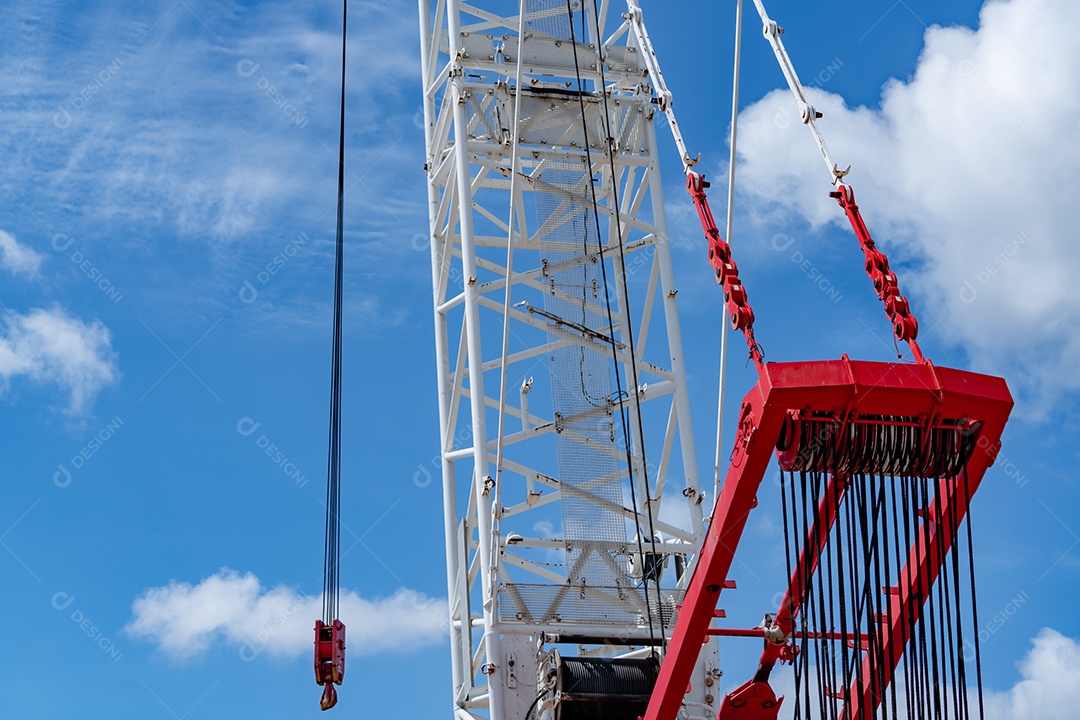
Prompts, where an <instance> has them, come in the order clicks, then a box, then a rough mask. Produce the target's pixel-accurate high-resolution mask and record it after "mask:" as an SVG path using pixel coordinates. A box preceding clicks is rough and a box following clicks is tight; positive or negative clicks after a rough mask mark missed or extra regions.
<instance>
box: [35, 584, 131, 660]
mask: <svg viewBox="0 0 1080 720" xmlns="http://www.w3.org/2000/svg"><path fill="white" fill-rule="evenodd" d="M74 603H75V596H74V595H72V594H71V593H67V592H64V591H62V590H61V591H59V592H55V593H53V596H52V606H53V609H55V610H57V611H59V612H63V613H66V612H67V610H68V608H70V607H71V606H72V605H74ZM68 617H69V618H70V619H71V622H73V623H75V624H76V625H78V626H79V629H80V630H82V631H83V632H84V633H85V634H86V636H87V637H88V638H90V640H91V641H93V643H94V644H95V645H97V646H98V647H99V648H101V651H102V652H103V653H105V654H106V655H107V656H108V657H109V658H110V659H111V660H112V661H113V662H120V658H122V657H124V653H122V652H120V649H119V648H118V647H116V644H115V643H113V641H112V640H110V639H109V638H108V636H106V635H105V632H104V631H103V630H101V628H99V627H98V626H97V625H95V624H94V621H93V620H91V619H90V618H89V617H88V616H87V615H86V613H84V612H83V611H82V610H80V609H79V608H78V607H76V608H74V609H73V610H72V611H71V613H70V614H69V615H68Z"/></svg>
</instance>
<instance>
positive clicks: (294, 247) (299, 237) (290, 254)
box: [238, 233, 308, 304]
mask: <svg viewBox="0 0 1080 720" xmlns="http://www.w3.org/2000/svg"><path fill="white" fill-rule="evenodd" d="M307 244H308V236H307V235H305V234H304V233H297V234H296V237H295V238H294V239H293V240H291V241H290V242H289V243H287V244H286V245H285V247H283V248H282V249H281V251H280V252H278V254H277V255H275V256H274V257H273V258H272V259H271V260H270V262H268V263H267V264H266V267H264V268H263V269H262V270H260V271H259V272H258V273H256V274H255V278H254V280H255V282H252V281H251V279H250V278H249V279H247V280H245V281H244V284H243V285H241V286H240V291H239V293H238V295H239V297H240V302H242V303H246V304H251V303H253V302H255V300H256V299H257V298H258V297H259V288H261V287H264V286H266V284H267V283H269V282H270V280H271V279H272V278H273V277H274V276H275V275H277V274H278V272H280V271H281V269H282V268H284V267H285V265H287V264H288V262H289V261H290V260H292V259H293V258H294V257H295V256H296V254H297V253H299V252H300V248H302V247H303V246H305V245H307Z"/></svg>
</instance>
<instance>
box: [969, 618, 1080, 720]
mask: <svg viewBox="0 0 1080 720" xmlns="http://www.w3.org/2000/svg"><path fill="white" fill-rule="evenodd" d="M1017 667H1018V669H1019V670H1020V675H1021V677H1022V679H1021V680H1020V681H1019V682H1017V683H1016V684H1015V685H1013V687H1012V689H1011V690H1009V691H1007V692H989V693H984V697H985V699H986V718H987V720H1035V719H1036V718H1037V719H1038V720H1072V718H1075V717H1076V712H1077V711H1076V708H1077V707H1078V706H1080V643H1078V642H1077V641H1076V640H1074V639H1072V638H1069V637H1066V636H1064V635H1062V634H1061V633H1059V632H1057V631H1056V630H1053V629H1051V628H1043V629H1042V630H1041V631H1040V632H1039V634H1038V635H1036V636H1035V639H1034V640H1032V647H1031V650H1029V651H1028V654H1027V656H1026V657H1024V659H1023V660H1022V661H1021V662H1020V663H1019V664H1018V666H1017Z"/></svg>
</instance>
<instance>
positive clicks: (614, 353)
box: [566, 0, 667, 650]
mask: <svg viewBox="0 0 1080 720" xmlns="http://www.w3.org/2000/svg"><path fill="white" fill-rule="evenodd" d="M593 8H594V12H595V10H596V6H595V3H594V6H593ZM566 15H567V19H568V20H569V25H570V45H571V47H572V49H573V54H574V75H575V77H576V79H577V96H578V104H579V107H580V110H581V129H582V133H583V135H584V143H583V144H584V145H585V164H586V166H587V170H588V172H587V178H588V183H587V184H588V186H589V192H590V195H591V198H590V199H591V201H592V211H593V221H594V223H595V226H596V240H597V246H598V247H599V248H600V272H601V279H602V280H603V284H604V304H605V306H606V310H607V320H608V331H609V333H610V335H611V340H612V342H611V359H612V364H613V365H614V370H615V388H616V395H617V397H619V398H620V399H621V398H622V397H623V386H622V375H621V373H620V372H619V353H618V347H617V346H616V345H615V322H614V318H613V315H612V311H611V294H610V289H609V285H608V280H607V265H606V263H605V262H604V251H603V245H602V244H601V242H600V239H601V232H600V211H599V208H598V206H597V199H596V186H595V184H594V183H593V182H592V176H593V169H592V167H593V165H592V151H591V149H590V145H589V120H588V115H587V114H586V112H585V86H584V81H583V79H582V77H581V65H580V62H579V59H578V52H577V37H576V34H575V32H574V10H573V7H572V6H571V0H566ZM581 17H582V30H583V31H584V29H585V28H586V23H585V20H586V17H585V5H584V4H582V6H581ZM596 25H597V29H596V36H597V46H598V47H599V46H600V45H601V41H600V39H599V38H600V30H599V16H598V17H597V23H596ZM597 53H598V55H597V57H598V61H597V67H598V68H599V69H600V83H601V90H600V94H601V95H604V92H605V90H606V84H605V82H604V76H603V60H602V59H599V58H600V54H599V53H600V51H599V50H598V51H597ZM604 117H605V121H607V120H609V117H608V115H607V97H606V95H604ZM605 131H606V134H607V135H608V136H609V137H608V138H607V142H608V146H609V150H610V151H611V154H610V155H609V160H610V163H611V187H612V193H613V203H614V206H615V207H614V215H615V225H616V231H617V238H618V243H619V254H620V258H621V257H622V251H623V246H622V226H621V224H620V222H619V212H620V209H619V201H618V182H617V180H616V178H615V157H614V151H613V150H611V142H612V141H611V138H610V134H611V133H610V125H607V124H605ZM586 252H588V247H587V245H586ZM622 276H623V288H624V291H625V294H626V300H627V302H626V307H625V308H624V310H625V317H624V323H625V325H626V332H627V333H628V335H627V338H628V346H629V348H628V349H629V351H630V363H631V375H632V378H633V380H634V381H635V387H636V380H637V364H636V360H635V353H636V349H635V346H634V331H633V325H632V324H631V320H630V308H629V290H627V289H626V282H625V281H626V264H625V263H623V264H622ZM626 397H628V398H629V393H627V395H626ZM635 405H636V407H637V409H638V423H639V430H641V431H642V437H643V429H642V428H641V425H640V423H641V407H640V405H639V404H637V403H635ZM619 418H620V422H621V425H622V431H623V446H624V448H625V455H626V471H627V475H628V480H629V483H630V502H631V504H632V506H633V510H634V525H635V526H636V528H637V533H636V534H637V545H638V556H639V557H640V558H641V568H642V587H643V588H644V594H645V614H646V619H647V620H648V623H649V643H650V646H651V647H656V636H655V628H654V623H653V617H652V603H650V602H649V578H648V575H649V572H648V569H647V562H646V559H645V543H644V541H643V540H642V537H641V536H642V532H641V521H640V519H639V518H640V517H641V513H640V511H639V510H638V504H637V492H636V490H635V488H634V456H633V450H632V449H631V445H630V421H629V419H628V418H627V410H626V407H625V405H623V406H622V407H621V408H620V410H619ZM641 458H642V473H643V475H644V480H645V492H646V494H648V493H649V484H648V471H647V469H646V466H645V462H644V460H645V448H644V447H642V448H641ZM645 506H646V509H647V510H648V513H649V515H648V517H649V544H650V545H652V546H653V548H654V549H655V530H654V529H653V520H652V507H651V505H650V503H649V501H648V498H646V503H645ZM661 574H662V573H657V574H656V575H657V577H656V593H657V601H656V608H657V614H658V616H659V618H658V619H659V621H660V643H661V647H662V648H664V649H665V650H666V649H667V637H666V633H665V631H664V611H663V607H662V606H661V604H662V598H661V595H660V577H659V576H660V575H661Z"/></svg>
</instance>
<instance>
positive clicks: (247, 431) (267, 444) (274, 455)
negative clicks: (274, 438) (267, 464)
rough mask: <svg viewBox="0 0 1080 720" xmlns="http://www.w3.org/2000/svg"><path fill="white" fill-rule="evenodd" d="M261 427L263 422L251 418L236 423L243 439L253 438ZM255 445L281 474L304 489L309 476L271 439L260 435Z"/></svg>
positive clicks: (243, 418)
mask: <svg viewBox="0 0 1080 720" xmlns="http://www.w3.org/2000/svg"><path fill="white" fill-rule="evenodd" d="M260 427H262V423H261V422H258V421H257V420H253V419H252V418H249V417H242V418H240V419H239V420H238V421H237V423H236V432H238V433H239V434H240V435H241V436H242V437H253V436H254V435H255V433H256V432H257V431H258V430H259V428H260ZM255 445H256V447H258V448H259V449H260V450H262V451H263V452H264V453H266V456H267V457H268V458H270V460H271V461H272V462H273V463H274V464H275V465H277V466H278V467H279V468H281V472H283V473H284V474H285V476H286V477H287V478H289V479H290V480H293V481H294V482H295V483H296V487H304V486H305V485H307V484H308V479H307V476H306V475H304V474H303V473H302V472H300V469H299V468H297V467H296V464H295V463H294V462H293V461H292V460H290V459H289V458H288V456H287V455H286V454H285V452H284V451H282V450H281V449H280V448H278V446H277V445H275V444H274V443H273V442H271V441H270V438H268V437H267V436H266V435H264V434H262V433H259V436H258V437H257V438H255Z"/></svg>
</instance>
